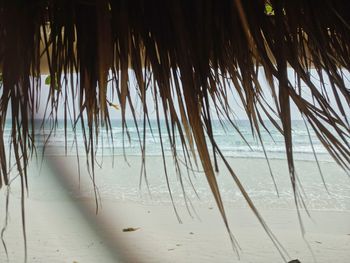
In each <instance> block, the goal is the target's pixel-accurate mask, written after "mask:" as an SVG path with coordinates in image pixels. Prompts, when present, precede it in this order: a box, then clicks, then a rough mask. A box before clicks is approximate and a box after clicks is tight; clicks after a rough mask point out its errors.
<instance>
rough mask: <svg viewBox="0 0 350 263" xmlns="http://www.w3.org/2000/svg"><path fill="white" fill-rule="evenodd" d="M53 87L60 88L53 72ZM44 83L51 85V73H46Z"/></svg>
mask: <svg viewBox="0 0 350 263" xmlns="http://www.w3.org/2000/svg"><path fill="white" fill-rule="evenodd" d="M53 81H54V89H55V90H58V91H59V90H60V88H59V86H58V80H57V75H56V74H55V76H54V79H53ZM45 85H48V86H51V75H48V76H47V77H46V79H45Z"/></svg>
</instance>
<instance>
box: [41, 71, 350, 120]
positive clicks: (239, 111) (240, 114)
mask: <svg viewBox="0 0 350 263" xmlns="http://www.w3.org/2000/svg"><path fill="white" fill-rule="evenodd" d="M288 74H289V79H290V81H291V82H292V83H294V75H293V72H292V71H291V70H289V71H288ZM131 75H132V74H131ZM313 75H314V76H313V78H314V80H315V83H317V76H316V74H313ZM345 76H346V77H347V78H348V77H349V74H348V73H347V74H346V75H345ZM45 78H46V76H43V77H42V87H41V89H42V94H41V107H40V111H39V114H38V115H37V116H36V118H41V117H42V113H43V111H44V106H45V101H46V98H47V95H48V91H49V87H48V86H47V85H45ZM259 80H260V83H261V86H262V89H263V91H264V95H265V98H266V100H267V101H269V102H270V105H273V103H272V97H271V94H270V88H269V86H268V84H267V82H266V80H265V78H264V73H263V71H262V70H261V73H260V74H259ZM347 82H348V83H347V85H349V86H350V83H349V81H347ZM130 84H131V86H132V87H131V88H130V92H131V96H132V98H134V106H136V109H137V114H138V116H139V117H140V118H142V108H141V103H140V99H139V98H138V95H137V93H136V88H133V87H134V86H135V81H134V80H133V77H130ZM325 84H326V88H327V90H328V95H329V96H330V99H331V103H332V104H334V105H335V103H334V101H335V100H334V95H333V92H331V88H330V85H329V81H328V79H326V81H325ZM318 86H319V85H318ZM231 88H232V87H231ZM307 91H308V88H307V87H305V89H304V92H305V93H304V96H305V98H307V99H310V98H311V97H310V96H308V94H307ZM229 94H230V95H229V96H228V101H229V104H230V106H231V108H232V109H233V110H234V112H235V115H236V118H237V119H247V117H246V115H245V111H244V110H243V108H242V105H241V104H240V103H239V102H238V101H239V99H238V96H237V95H235V94H234V95H231V93H229ZM147 96H148V99H147V103H148V109H149V112H150V118H156V115H155V110H154V102H153V99H152V97H151V93H149V94H148V95H147ZM109 100H111V101H113V103H116V104H119V102H118V100H117V98H116V96H115V98H111V97H110V96H109ZM343 102H344V103H345V100H343ZM70 105H72V104H71V103H70ZM62 106H63V104H62V101H61V105H60V108H61V110H60V111H59V114H58V117H59V118H60V119H61V118H63V117H64V115H63V110H62V108H63V107H62ZM213 112H214V111H213ZM110 114H111V117H112V118H113V119H120V118H121V117H120V116H121V112H120V110H115V109H114V108H110ZM291 114H292V119H293V120H298V119H301V116H300V113H299V112H298V110H297V108H296V106H295V105H294V104H293V103H292V104H291ZM214 115H215V114H214ZM347 115H348V116H350V112H349V107H347ZM126 117H127V118H129V119H131V118H132V114H131V112H130V110H129V109H127V112H126ZM163 117H164V116H163V115H161V118H163ZM214 117H215V116H214Z"/></svg>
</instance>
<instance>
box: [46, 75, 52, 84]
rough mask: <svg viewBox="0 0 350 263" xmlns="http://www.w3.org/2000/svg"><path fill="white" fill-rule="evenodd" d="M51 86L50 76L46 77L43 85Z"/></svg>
mask: <svg viewBox="0 0 350 263" xmlns="http://www.w3.org/2000/svg"><path fill="white" fill-rule="evenodd" d="M50 84H51V76H50V75H48V76H47V77H46V79H45V85H50Z"/></svg>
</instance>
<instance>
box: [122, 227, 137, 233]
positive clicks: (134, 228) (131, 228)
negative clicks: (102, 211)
mask: <svg viewBox="0 0 350 263" xmlns="http://www.w3.org/2000/svg"><path fill="white" fill-rule="evenodd" d="M139 229H140V228H139V227H127V228H123V232H134V231H136V230H139Z"/></svg>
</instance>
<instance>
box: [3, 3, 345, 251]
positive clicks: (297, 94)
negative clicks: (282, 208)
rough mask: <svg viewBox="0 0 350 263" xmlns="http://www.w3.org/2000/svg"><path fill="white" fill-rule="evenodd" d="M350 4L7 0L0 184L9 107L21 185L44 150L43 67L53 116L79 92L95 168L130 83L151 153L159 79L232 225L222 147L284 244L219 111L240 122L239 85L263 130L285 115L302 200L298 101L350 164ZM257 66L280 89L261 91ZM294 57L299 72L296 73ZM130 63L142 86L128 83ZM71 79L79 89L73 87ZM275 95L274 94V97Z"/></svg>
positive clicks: (173, 126) (126, 102) (172, 117)
mask: <svg viewBox="0 0 350 263" xmlns="http://www.w3.org/2000/svg"><path fill="white" fill-rule="evenodd" d="M349 11H350V2H349V1H347V0H327V1H313V0H270V1H265V0H245V1H241V0H235V1H232V0H220V1H217V0H216V1H214V0H190V1H189V0H168V1H161V0H148V1H145V0H128V1H126V0H99V1H97V0H96V1H95V0H73V1H71V0H69V1H68V0H59V1H58V0H57V1H56V0H42V1H39V0H37V1H24V0H23V1H0V72H1V75H2V82H1V84H0V85H1V99H0V123H1V125H0V163H1V169H0V170H1V172H0V187H1V186H3V185H8V184H9V163H8V161H9V156H8V155H7V154H6V150H5V141H4V126H5V122H6V116H7V115H9V116H11V124H12V126H11V127H12V133H11V147H12V150H13V154H14V156H15V161H16V165H17V169H18V171H19V173H20V177H21V180H22V186H23V187H22V188H23V191H25V188H27V186H28V185H27V170H26V167H27V165H28V160H29V158H30V157H31V156H32V155H33V153H34V151H35V136H34V129H35V128H34V121H33V120H34V115H35V112H36V110H37V109H38V103H39V102H38V101H39V99H38V98H39V97H40V93H41V90H40V74H41V73H45V71H46V70H47V72H48V73H49V74H50V76H51V85H50V96H49V99H48V101H47V104H48V105H49V107H48V108H49V109H51V110H50V111H49V112H48V113H47V115H46V118H51V119H52V120H54V122H55V120H56V119H57V109H58V104H59V102H60V101H61V100H63V101H64V102H65V103H64V105H65V107H64V114H65V115H64V116H65V127H67V126H66V125H68V122H67V119H68V118H69V112H68V110H69V109H68V106H67V105H68V103H67V102H68V100H74V99H76V101H77V104H78V107H76V108H74V109H72V112H73V113H72V122H73V125H75V124H76V123H77V122H80V123H81V125H82V127H83V128H84V131H86V133H84V134H85V142H86V143H85V146H86V152H87V154H88V155H89V156H90V157H89V158H90V165H91V166H92V167H91V168H92V171H93V170H94V169H93V168H94V167H93V166H94V149H95V147H96V145H97V144H98V134H99V127H100V126H101V125H104V127H106V128H107V130H109V131H110V128H111V121H110V115H109V108H108V102H107V97H106V96H107V95H106V94H107V89H110V88H111V89H113V91H114V92H116V94H117V96H118V98H119V103H120V108H121V114H122V122H123V127H124V132H125V133H126V134H127V125H126V120H125V112H126V109H127V108H130V109H131V110H132V112H134V104H133V98H132V97H131V94H132V92H130V90H131V89H137V91H138V94H139V95H140V99H141V101H142V103H143V112H144V127H140V135H139V137H140V141H141V147H142V152H143V160H145V159H144V157H145V156H144V155H145V140H144V138H145V136H144V133H145V129H142V128H145V127H146V125H147V123H148V117H149V110H148V105H147V103H146V101H147V99H146V94H147V90H152V92H153V96H154V101H155V102H156V112H157V117H158V119H159V116H160V115H159V113H160V112H162V113H163V114H164V116H165V120H166V125H167V126H166V127H167V132H168V137H169V139H170V141H171V142H172V149H173V155H174V157H175V159H176V157H177V152H176V145H175V140H174V133H175V131H177V132H178V133H179V134H180V138H181V143H182V147H183V151H184V153H185V157H186V158H185V161H186V163H187V164H188V165H190V166H191V165H192V164H195V163H196V158H197V157H196V155H197V154H198V157H199V160H200V165H201V166H202V167H203V169H204V171H205V175H206V178H207V180H208V183H209V186H210V189H211V191H212V192H213V195H214V197H215V200H216V202H217V205H218V207H219V209H220V212H221V214H222V217H223V218H224V221H225V224H226V226H227V229H228V231H229V232H230V230H229V226H228V223H227V220H226V216H225V210H224V206H223V203H222V200H221V197H220V190H219V187H218V184H217V181H216V177H215V169H216V167H217V164H216V162H217V158H221V159H222V160H224V162H225V164H226V167H227V169H228V170H229V172H230V174H231V175H232V177H233V180H234V181H235V183H236V184H237V185H238V187H239V188H240V190H241V191H242V193H243V195H244V197H245V199H246V200H247V202H248V204H249V206H250V207H251V209H252V210H253V211H254V213H255V214H256V216H258V218H259V220H260V222H261V223H262V225H263V227H264V228H265V230H266V231H267V233H268V234H269V236H270V237H271V239H272V240H273V241H274V242H275V244H276V246H277V247H279V249H280V250H281V254H282V255H285V253H284V251H283V250H282V248H281V246H280V245H279V243H277V241H276V238H275V237H274V236H273V234H272V232H271V231H270V230H269V228H268V227H267V225H266V224H265V222H264V221H263V219H262V217H261V216H260V215H259V213H258V211H257V210H256V208H255V207H254V204H253V203H252V201H251V199H250V198H249V196H248V194H247V192H246V191H245V190H244V187H243V186H242V184H241V183H240V181H239V177H238V176H237V175H236V174H235V173H234V171H233V169H232V168H231V167H230V166H229V165H228V163H227V162H226V160H225V156H224V155H223V154H222V153H221V151H220V149H219V148H218V146H217V144H216V142H215V138H214V137H213V127H212V118H213V116H212V115H213V114H212V110H215V111H216V112H217V113H218V115H219V117H220V118H226V119H228V120H229V121H231V122H232V124H234V122H233V121H232V118H233V113H234V112H235V109H233V108H231V106H230V105H229V103H228V100H227V93H228V92H229V90H234V91H235V92H237V94H238V95H239V98H240V100H241V102H242V104H243V106H244V110H245V112H246V114H247V117H248V118H249V121H250V124H251V127H252V131H253V132H254V134H256V136H257V137H258V138H259V139H260V140H261V136H260V129H261V128H264V129H266V128H265V125H264V123H265V121H264V119H266V117H267V118H268V119H269V120H270V121H271V122H272V123H273V124H274V125H275V126H276V128H277V129H278V130H279V131H280V132H281V133H282V134H283V136H284V138H285V147H286V152H287V159H288V165H289V172H290V180H291V184H292V187H293V191H294V195H295V203H296V206H297V207H301V206H303V201H302V198H301V193H300V190H299V187H298V183H297V182H298V180H297V176H296V173H295V168H294V161H293V148H292V146H293V138H292V133H291V109H290V105H291V103H294V104H295V105H296V106H297V108H298V110H299V111H300V113H301V114H302V116H303V118H304V119H305V120H306V121H307V123H308V124H309V125H310V127H311V128H312V129H313V131H314V132H315V133H316V135H317V137H318V139H319V140H320V141H321V142H322V144H323V145H324V146H325V147H326V149H327V150H328V152H329V153H330V154H331V155H332V156H333V158H334V159H335V160H336V161H337V163H338V164H339V165H340V166H342V167H343V168H344V169H347V170H348V169H349V165H350V150H349V149H350V147H349V136H350V127H349V116H347V112H349V104H350V91H349V88H348V87H347V86H346V79H345V78H346V76H344V72H345V71H347V72H348V71H349V70H350V12H349ZM259 67H262V68H263V72H264V74H265V77H266V79H267V80H268V82H269V88H270V94H265V93H263V91H262V88H261V86H260V83H259V80H258V72H259V70H258V68H259ZM288 67H289V68H291V69H292V70H293V72H294V74H295V78H296V80H297V81H296V83H291V82H290V80H289V79H288V76H287V68H288ZM312 69H314V70H316V72H317V74H318V77H319V79H320V80H321V87H320V88H318V87H317V86H316V85H315V83H314V81H313V80H312V78H311V76H310V75H311V74H310V72H311V70H312ZM129 70H131V71H132V72H133V74H134V75H135V77H136V80H137V85H131V84H130V81H129V74H128V71H129ZM75 73H77V74H78V76H79V77H78V80H75V79H74V77H73V75H74V74H75ZM110 78H111V79H112V81H111V82H112V84H111V86H109V85H108V80H109V79H110ZM326 78H328V79H329V80H330V84H331V92H332V93H333V94H332V96H334V97H335V99H336V105H330V99H329V95H328V94H327V92H326V90H325V87H324V84H323V83H324V82H323V80H324V79H326ZM68 89H70V93H68V92H63V91H64V90H68ZM308 95H310V97H311V100H310V99H307V96H308ZM268 96H272V98H273V101H274V104H275V105H269V104H268V103H267V100H266V97H268ZM7 111H9V113H7ZM158 121H159V120H158ZM54 122H53V123H54ZM158 124H159V122H158ZM158 126H159V125H158ZM52 128H54V125H53V127H52ZM158 128H160V127H158ZM142 133H143V134H142ZM206 136H207V137H208V138H209V140H206V139H205V138H206ZM160 139H161V142H162V140H163V139H164V138H160ZM195 148H197V151H195ZM211 154H212V155H213V158H211ZM216 155H218V157H217V156H216ZM164 169H165V171H166V167H164ZM169 191H170V189H169ZM23 195H24V192H23ZM23 216H24V212H23ZM232 240H233V237H232Z"/></svg>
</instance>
